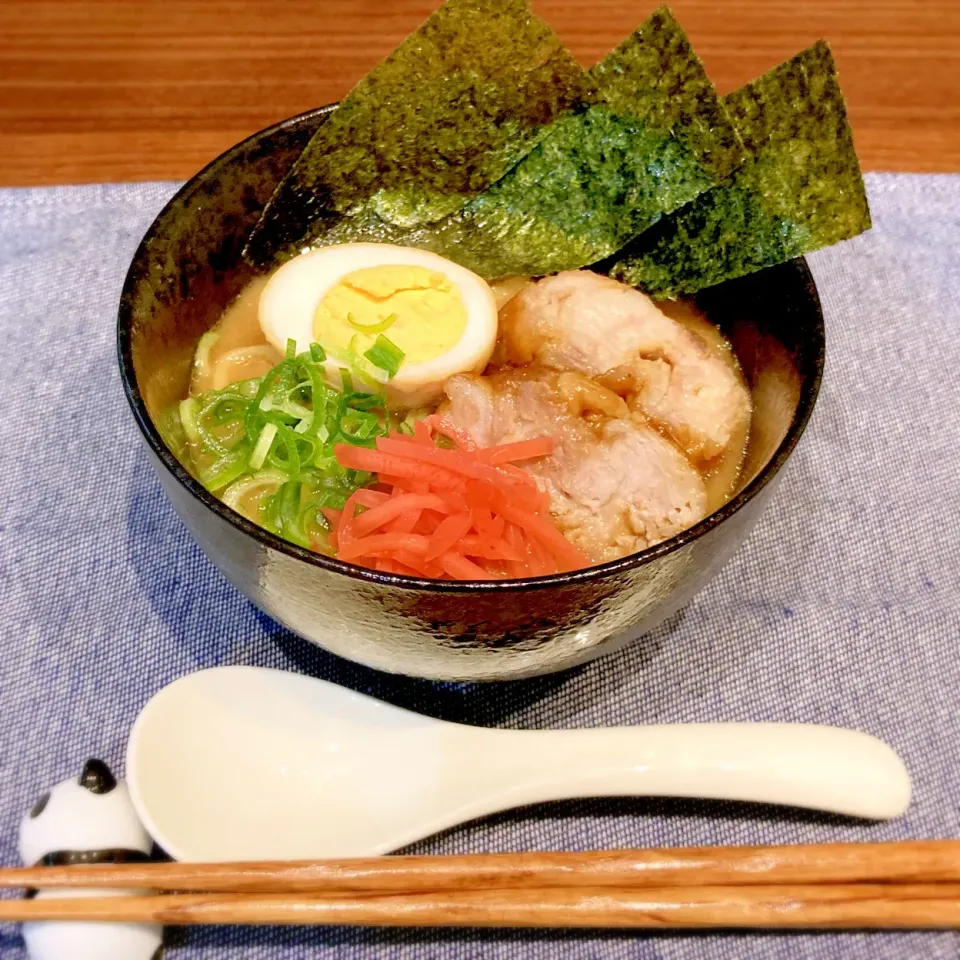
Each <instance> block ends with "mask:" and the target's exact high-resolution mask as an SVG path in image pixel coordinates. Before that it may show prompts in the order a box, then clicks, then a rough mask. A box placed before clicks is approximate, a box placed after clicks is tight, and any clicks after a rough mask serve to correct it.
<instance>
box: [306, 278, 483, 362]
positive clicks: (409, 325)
mask: <svg viewBox="0 0 960 960" xmlns="http://www.w3.org/2000/svg"><path fill="white" fill-rule="evenodd" d="M466 327H467V309H466V306H465V305H464V302H463V299H462V297H461V296H460V291H459V290H458V289H457V288H456V286H455V285H454V284H453V283H452V282H451V281H450V280H449V279H448V278H447V277H446V276H444V274H442V273H438V272H437V271H435V270H428V269H427V268H426V267H418V266H412V265H383V266H379V267H365V268H363V269H361V270H354V271H353V272H352V273H348V274H346V275H345V276H343V277H342V278H341V279H340V280H338V281H337V283H336V285H335V286H333V287H331V288H330V290H328V291H327V293H326V295H325V296H324V297H323V299H322V300H321V301H320V304H319V306H318V307H317V312H316V314H315V316H314V320H313V334H314V339H315V340H316V341H317V343H319V344H321V345H322V346H323V347H325V348H327V349H331V350H333V351H334V352H336V350H337V349H351V350H353V351H355V352H356V353H360V354H362V353H364V352H366V351H367V350H368V349H370V347H372V346H373V344H374V342H375V341H376V339H377V336H378V335H380V334H382V335H383V336H385V337H387V338H388V339H389V340H390V341H391V342H392V343H394V344H396V345H397V346H398V347H399V348H400V349H401V350H402V351H403V354H404V363H411V364H413V363H424V362H425V361H427V360H432V359H434V358H435V357H439V356H441V355H442V354H444V353H446V352H447V351H448V350H450V349H451V348H452V347H454V346H455V345H456V344H457V342H458V341H459V340H460V338H461V337H462V336H463V332H464V330H466Z"/></svg>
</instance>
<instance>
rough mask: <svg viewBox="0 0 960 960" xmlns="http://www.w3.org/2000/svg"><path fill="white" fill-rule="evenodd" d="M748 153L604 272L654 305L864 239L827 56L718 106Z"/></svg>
mask: <svg viewBox="0 0 960 960" xmlns="http://www.w3.org/2000/svg"><path fill="white" fill-rule="evenodd" d="M723 103H724V107H725V108H726V110H727V112H728V114H729V116H730V118H731V120H732V121H733V123H734V125H735V126H736V128H737V132H738V133H739V134H740V137H741V139H742V140H743V143H744V145H745V146H746V148H747V149H748V150H749V151H750V153H751V154H752V157H751V159H750V160H748V161H747V162H746V163H745V164H744V165H743V166H742V167H740V168H739V169H738V170H737V171H735V172H734V174H733V175H732V176H731V177H730V179H729V180H728V181H727V182H726V183H725V184H722V185H721V186H719V187H717V188H716V189H714V190H711V191H710V192H708V193H705V194H703V195H702V196H700V197H698V198H697V199H696V200H694V201H693V202H692V203H691V204H689V205H688V206H686V207H684V208H683V209H682V210H680V211H678V212H677V213H675V214H673V215H671V216H669V217H664V218H663V219H662V220H661V221H660V222H659V223H657V224H656V225H655V226H654V227H652V228H651V229H650V230H648V231H647V232H646V233H644V234H643V235H642V236H640V237H638V238H637V239H636V240H634V241H633V242H632V243H631V244H629V245H628V246H627V247H626V248H625V249H624V250H623V251H621V253H619V254H618V255H617V256H616V257H615V259H614V262H613V263H608V264H604V265H602V267H603V269H606V270H607V271H608V272H609V273H610V275H611V276H614V277H616V278H617V279H620V280H624V281H625V282H627V283H630V284H633V285H635V286H638V287H641V288H643V289H644V290H646V291H647V292H649V293H650V294H652V295H653V296H655V297H675V296H677V295H679V294H683V293H694V292H696V291H697V290H700V289H703V288H704V287H709V286H713V285H714V284H717V283H720V282H722V281H723V280H729V279H732V278H733V277H739V276H743V275H744V274H747V273H752V272H753V271H755V270H761V269H763V268H764V267H769V266H773V265H775V264H777V263H782V262H784V261H786V260H790V259H792V258H793V257H797V256H801V255H803V254H805V253H810V252H811V251H813V250H817V249H819V248H820V247H825V246H829V245H830V244H833V243H837V242H839V241H840V240H846V239H849V238H850V237H853V236H856V235H857V234H858V233H862V232H863V231H864V230H867V229H869V227H870V211H869V208H868V206H867V197H866V193H865V190H864V184H863V177H862V175H861V173H860V164H859V161H858V160H857V155H856V152H855V151H854V148H853V138H852V135H851V132H850V127H849V125H848V123H847V116H846V107H845V104H844V100H843V95H842V93H841V92H840V86H839V84H838V81H837V72H836V67H835V64H834V61H833V57H832V55H831V53H830V48H829V47H828V46H827V44H826V43H824V42H823V41H820V42H818V43H816V44H814V45H813V46H812V47H809V48H808V49H807V50H804V51H803V52H802V53H799V54H798V55H797V56H795V57H794V58H793V59H792V60H788V61H787V62H786V63H783V64H781V65H780V66H779V67H777V68H775V69H774V70H772V71H770V72H769V73H767V74H765V75H764V76H762V77H760V78H759V79H758V80H755V81H754V82H753V83H750V84H747V86H745V87H743V88H741V89H740V90H737V91H735V92H734V93H731V94H729V95H728V96H727V97H725V98H724V100H723Z"/></svg>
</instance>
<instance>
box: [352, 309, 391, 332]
mask: <svg viewBox="0 0 960 960" xmlns="http://www.w3.org/2000/svg"><path fill="white" fill-rule="evenodd" d="M396 322H397V315H396V314H395V313H391V314H389V315H388V316H386V317H377V319H376V320H374V322H373V323H360V322H359V321H357V320H356V319H354V316H353V314H352V313H348V314H347V323H349V324H350V326H351V327H353V328H354V329H355V330H360V331H362V332H363V333H370V334H373V333H383V331H384V330H389V329H390V328H391V327H392V326H393V325H394V324H395V323H396Z"/></svg>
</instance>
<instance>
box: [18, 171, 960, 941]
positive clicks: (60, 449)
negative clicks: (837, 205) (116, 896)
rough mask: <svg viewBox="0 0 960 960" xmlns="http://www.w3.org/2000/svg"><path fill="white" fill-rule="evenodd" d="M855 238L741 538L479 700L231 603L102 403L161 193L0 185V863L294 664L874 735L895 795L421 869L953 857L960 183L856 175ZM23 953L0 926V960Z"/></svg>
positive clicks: (734, 809)
mask: <svg viewBox="0 0 960 960" xmlns="http://www.w3.org/2000/svg"><path fill="white" fill-rule="evenodd" d="M868 183H869V193H870V201H871V206H872V209H873V214H874V223H875V226H874V228H873V230H872V231H870V232H869V233H868V234H866V235H865V236H862V237H859V238H857V239H856V240H853V241H850V242H848V243H845V244H842V245H840V246H839V247H836V248H834V249H830V250H826V251H823V252H821V253H818V254H816V255H815V256H813V257H811V258H810V262H811V265H812V268H813V271H814V274H815V276H816V280H817V284H818V287H819V290H820V293H821V296H822V299H823V306H824V311H825V314H826V323H827V336H828V344H827V371H826V377H825V381H824V385H823V391H822V394H821V397H820V400H819V402H818V404H817V408H816V411H815V414H814V416H813V419H812V422H811V424H810V426H809V429H808V431H807V434H806V436H805V437H804V439H803V441H802V443H801V444H800V447H799V448H798V450H797V451H796V453H795V454H794V456H793V457H792V459H791V461H790V463H789V464H788V466H787V468H786V471H785V476H784V479H783V482H782V483H781V484H780V485H779V488H778V490H777V492H776V495H775V499H774V501H773V502H772V504H771V506H770V507H769V509H768V511H767V512H766V514H765V515H764V517H763V518H762V520H761V522H760V524H759V526H758V527H757V529H756V531H755V533H754V534H753V535H752V536H751V538H750V539H749V541H748V542H747V543H746V544H745V545H744V546H743V548H742V549H741V550H740V551H739V553H738V554H737V555H736V557H735V558H734V559H733V560H732V562H730V563H729V564H728V565H727V566H726V568H725V569H724V570H723V571H722V573H721V574H720V575H719V576H718V577H717V578H716V579H715V580H714V581H713V582H712V583H711V584H710V585H709V586H708V587H707V588H706V589H705V590H704V591H703V592H702V593H700V595H699V596H697V597H696V599H695V600H694V601H693V602H692V603H690V604H689V605H688V606H687V607H686V609H684V610H683V611H682V612H680V613H679V614H677V615H676V616H675V617H674V618H672V619H671V620H670V621H669V622H668V623H667V624H665V625H664V626H663V627H662V628H660V629H659V630H657V631H656V632H655V633H653V634H652V635H650V636H648V637H646V638H644V640H643V641H642V642H640V643H637V644H636V645H635V646H633V647H632V648H630V649H628V650H625V651H623V652H621V653H619V654H616V655H613V656H611V657H609V658H607V659H604V660H601V661H598V662H595V663H592V664H590V665H587V666H585V667H582V668H580V669H577V670H573V671H570V672H568V673H564V674H561V675H556V676H551V677H546V678H543V679H537V680H530V681H523V682H516V683H511V684H500V685H491V686H483V685H440V684H432V683H427V682H422V681H416V680H408V679H402V678H396V677H388V676H384V675H380V674H377V673H375V672H373V671H370V670H367V669H364V668H361V667H358V666H355V665H352V664H350V663H348V662H345V661H342V660H339V659H337V658H335V657H332V656H330V655H328V654H326V653H324V652H322V651H321V650H319V649H316V648H314V647H311V646H309V645H308V644H307V643H306V642H303V641H301V640H299V639H297V638H296V637H293V636H291V635H290V634H289V633H288V632H286V631H285V630H283V629H282V628H280V627H279V626H278V625H277V624H275V623H274V622H272V621H271V620H270V619H268V618H267V617H266V616H264V615H263V614H261V613H259V612H258V611H257V610H256V609H255V608H254V607H253V606H252V605H251V604H250V603H248V602H247V601H246V600H245V599H244V598H243V597H241V596H240V595H239V594H238V593H237V592H236V591H235V590H234V589H233V588H232V587H230V586H229V585H228V584H227V583H226V582H225V581H224V580H223V579H222V577H221V576H220V575H219V573H217V571H216V570H215V569H214V568H213V567H212V566H211V565H210V564H209V563H208V562H207V560H206V559H205V558H204V557H203V556H202V555H201V553H200V551H199V550H198V548H197V547H196V546H195V545H194V544H193V542H192V541H191V539H190V537H189V536H188V534H187V532H186V530H185V529H184V528H183V526H182V525H181V523H180V521H179V520H178V519H177V517H176V516H175V514H174V513H173V510H172V509H171V507H170V506H169V505H168V503H167V501H166V500H165V498H164V496H163V494H162V493H161V491H160V487H159V484H158V482H157V479H156V477H155V475H154V473H153V470H152V468H151V466H150V464H149V462H148V460H147V456H146V453H145V451H144V449H143V446H142V443H141V440H140V438H139V435H138V431H137V428H136V426H135V424H134V421H133V418H132V417H131V415H130V412H129V410H128V408H127V404H126V401H125V399H124V397H123V394H122V390H121V386H120V382H119V375H118V370H117V363H116V359H115V324H116V320H115V318H116V307H117V300H118V296H119V292H120V287H121V283H122V281H123V276H124V273H125V270H126V267H127V264H128V262H129V260H130V258H131V256H132V254H133V251H134V249H135V247H136V245H137V242H138V241H139V239H140V237H141V236H142V234H143V232H144V231H145V229H146V228H147V226H148V225H149V223H150V221H151V219H152V218H153V217H154V216H155V214H156V213H157V212H158V211H159V209H160V208H161V206H162V205H163V203H164V202H165V201H166V199H167V198H168V197H169V196H170V195H171V193H172V192H173V190H174V189H175V185H173V184H146V185H127V186H98V187H77V188H57V189H37V190H33V189H30V190H7V191H2V192H0V337H2V348H0V411H2V414H0V614H2V616H0V704H2V709H0V776H2V780H0V782H2V783H3V790H2V791H0V862H2V863H13V862H16V843H15V841H16V828H17V823H18V821H19V818H20V817H21V815H22V813H23V812H24V811H25V810H26V809H27V808H28V807H29V806H30V805H31V803H32V802H33V801H34V800H35V799H36V797H37V796H38V795H39V794H40V793H42V792H43V791H44V790H45V789H46V788H47V787H48V786H50V785H51V784H53V783H54V782H56V781H58V780H61V779H63V778H65V777H68V776H71V775H74V774H77V773H78V772H79V769H80V766H81V765H82V763H83V761H84V759H85V758H86V757H87V756H91V755H95V756H100V757H103V758H104V759H106V760H107V761H108V762H109V763H111V764H112V765H113V766H114V767H115V769H117V770H118V772H121V773H122V758H123V752H124V747H125V744H126V738H127V732H128V730H129V728H130V724H131V722H132V721H133V719H134V717H135V716H136V714H137V711H138V709H139V708H140V707H141V706H142V704H143V703H144V702H145V701H146V700H147V699H148V698H149V697H150V696H151V695H152V694H153V693H155V692H156V691H157V690H158V689H160V687H162V686H163V685H164V684H166V683H169V682H170V681H171V680H173V679H174V678H176V677H179V676H182V675H183V674H185V673H188V672H189V671H192V670H196V669H198V668H200V667H206V666H211V665H214V664H232V663H245V664H259V665H264V666H273V667H280V668H284V669H289V670H296V671H302V672H306V673H310V674H313V675H316V676H320V677H324V678H325V679H329V680H334V681H336V682H338V683H343V684H346V685H348V686H350V687H354V688H356V689H360V690H363V691H365V692H369V693H371V694H373V695H374V696H378V697H381V698H384V699H386V700H390V701H392V702H394V703H398V704H402V705H404V706H407V707H410V708H412V709H415V710H420V711H423V712H425V713H430V714H433V715H436V716H442V717H445V718H448V719H456V720H461V721H465V722H468V723H476V724H482V725H491V726H507V727H538V728H539V727H555V728H560V727H580V726H600V725H605V724H635V723H662V722H677V721H708V720H790V721H813V722H819V723H831V724H839V725H843V726H849V727H855V728H858V729H862V730H866V731H869V732H870V733H873V734H876V735H878V736H880V737H882V738H884V739H886V740H887V741H888V742H889V743H891V744H892V745H893V746H894V747H895V748H896V749H897V750H898V751H899V752H900V753H901V755H902V756H903V757H904V759H905V761H906V763H907V765H908V767H909V769H910V772H911V774H912V775H913V777H914V781H915V799H914V802H913V804H912V806H911V808H910V811H909V813H908V814H907V815H906V816H905V817H903V818H902V819H900V820H897V821H896V822H892V823H889V824H884V825H865V824H862V823H854V822H850V821H843V820H840V819H837V818H830V817H824V816H819V815H815V814H807V813H799V812H796V811H778V810H776V809H773V808H755V807H751V806H748V805H734V804H716V803H698V802H690V801H665V800H658V801H652V800H643V799H638V800H605V801H580V802H568V803H562V804H556V805H549V806H544V807H539V808H533V809H526V810H521V811H516V812H511V813H507V814H503V815H500V816H497V817H494V818H491V819H487V820H484V821H481V822H477V823H473V824H469V825H466V826H464V827H462V828H459V829H456V830H452V831H450V832H448V833H446V834H445V835H443V836H440V837H437V838H434V839H431V840H430V841H427V842H424V843H422V844H420V845H419V847H418V848H417V849H419V850H423V851H432V852H442V853H455V852H465V851H482V850H489V851H507V850H521V849H529V848H540V849H587V848H598V847H616V846H665V845H688V844H741V843H751V844H757V843H761V844H781V843H802V842H815V841H829V840H883V839H897V838H914V837H958V836H960V805H958V797H960V710H958V705H960V656H958V639H960V545H958V535H960V482H958V479H957V477H958V473H960V445H958V443H957V436H958V434H957V430H958V424H960V399H958V398H960V393H958V389H957V386H956V384H957V382H958V373H960V176H942V177H934V176H909V175H873V176H870V177H869V178H868ZM170 950H171V953H170V956H171V957H173V958H177V960H181V958H182V960H188V958H189V960H201V958H203V960H215V958H216V960H228V958H229V960H261V958H267V957H270V958H280V960H286V958H296V957H312V958H324V960H325V958H334V957H336V958H343V960H355V958H371V960H428V958H429V960H466V958H474V957H476V958H480V957H482V958H484V960H521V958H522V960H541V958H548V957H561V956H562V957H564V958H565V960H615V958H664V960H668V958H671V960H687V958H690V960H694V958H697V960H701V958H721V957H722V958H744V960H746V958H774V960H787V958H810V960H828V958H831V960H832V958H843V960H877V958H896V960H915V958H927V957H943V958H946V957H957V956H960V939H958V937H957V936H956V935H954V934H950V933H906V934H863V933H853V934H813V935H811V934H785V933H763V934H752V935H751V934H746V935H745V934H739V933H731V934H679V933H662V934H655V935H636V934H632V933H603V932H601V933H596V932H586V933H574V934H563V933H558V932H552V931H548V932H503V931H499V932H498V931H469V930H468V931H435V930H407V931H399V932H398V931H395V930H357V929H340V928H335V929H319V928H317V929H301V928H287V929H240V928H225V929H199V928H198V929H195V930H192V931H188V932H180V931H178V932H176V934H175V935H174V936H173V937H171V947H170ZM24 956H25V954H24V951H23V946H22V943H21V940H20V936H19V932H18V930H17V929H16V928H15V927H12V926H5V927H0V957H2V958H3V960H21V958H23V957H24Z"/></svg>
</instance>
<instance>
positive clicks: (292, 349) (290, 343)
mask: <svg viewBox="0 0 960 960" xmlns="http://www.w3.org/2000/svg"><path fill="white" fill-rule="evenodd" d="M296 355H297V341H296V340H294V339H293V337H287V359H288V360H293V358H294V357H296Z"/></svg>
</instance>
